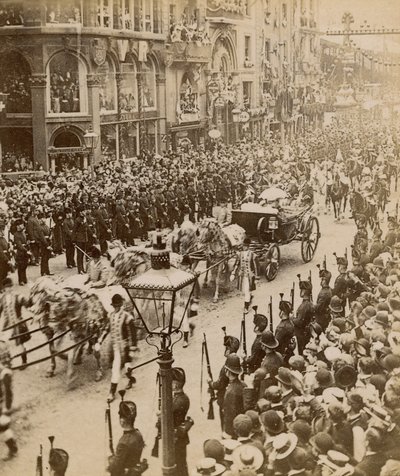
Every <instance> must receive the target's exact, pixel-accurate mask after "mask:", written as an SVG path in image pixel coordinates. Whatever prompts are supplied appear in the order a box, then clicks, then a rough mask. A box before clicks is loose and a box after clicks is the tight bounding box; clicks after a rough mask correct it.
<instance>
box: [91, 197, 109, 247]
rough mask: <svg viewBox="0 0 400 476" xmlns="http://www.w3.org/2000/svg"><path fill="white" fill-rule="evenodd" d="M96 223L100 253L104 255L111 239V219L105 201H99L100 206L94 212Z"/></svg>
mask: <svg viewBox="0 0 400 476" xmlns="http://www.w3.org/2000/svg"><path fill="white" fill-rule="evenodd" d="M93 217H94V219H95V223H96V232H97V236H98V238H99V244H100V251H101V254H102V255H105V254H106V253H107V249H108V245H107V240H110V239H111V228H110V219H109V217H108V213H107V209H106V206H105V202H104V200H103V199H100V200H99V205H98V207H97V208H95V209H94V211H93Z"/></svg>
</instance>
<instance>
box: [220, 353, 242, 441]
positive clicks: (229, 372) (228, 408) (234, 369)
mask: <svg viewBox="0 0 400 476" xmlns="http://www.w3.org/2000/svg"><path fill="white" fill-rule="evenodd" d="M241 372H242V368H241V366H240V358H239V356H238V355H237V354H230V355H228V357H227V358H226V361H225V373H226V376H227V377H228V380H229V384H228V386H227V388H226V391H225V397H224V406H223V411H224V433H223V434H224V436H225V437H226V438H233V437H234V436H235V431H234V429H233V420H234V419H235V417H236V416H237V415H240V414H241V413H244V402H243V389H244V388H245V384H244V383H243V382H241V381H240V380H239V375H240V373H241Z"/></svg>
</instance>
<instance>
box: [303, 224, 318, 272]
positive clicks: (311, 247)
mask: <svg viewBox="0 0 400 476" xmlns="http://www.w3.org/2000/svg"><path fill="white" fill-rule="evenodd" d="M320 236H321V235H320V232H319V222H318V220H317V218H316V217H310V218H309V219H308V221H307V225H306V227H305V230H304V231H303V235H302V237H301V257H302V258H303V261H304V262H305V263H308V262H310V261H311V260H312V259H313V258H314V255H315V251H316V250H317V246H318V241H319V238H320Z"/></svg>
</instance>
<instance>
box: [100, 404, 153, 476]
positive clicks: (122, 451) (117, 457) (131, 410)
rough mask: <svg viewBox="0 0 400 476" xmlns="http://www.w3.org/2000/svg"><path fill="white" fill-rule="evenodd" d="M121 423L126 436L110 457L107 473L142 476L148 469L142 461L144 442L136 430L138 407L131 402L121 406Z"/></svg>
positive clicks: (120, 475)
mask: <svg viewBox="0 0 400 476" xmlns="http://www.w3.org/2000/svg"><path fill="white" fill-rule="evenodd" d="M118 414H119V423H120V425H121V427H122V429H123V431H124V434H123V435H122V437H121V438H120V440H119V441H118V445H117V448H116V450H115V454H114V455H112V456H110V458H109V465H108V468H107V471H109V472H110V474H111V476H124V475H129V476H140V475H141V474H142V473H143V472H144V471H146V469H147V468H148V465H147V461H146V460H143V461H141V457H142V451H143V448H144V441H143V437H142V435H141V433H140V431H139V430H138V429H137V428H135V420H136V415H137V410H136V405H135V403H134V402H131V401H122V402H121V403H120V404H119V412H118Z"/></svg>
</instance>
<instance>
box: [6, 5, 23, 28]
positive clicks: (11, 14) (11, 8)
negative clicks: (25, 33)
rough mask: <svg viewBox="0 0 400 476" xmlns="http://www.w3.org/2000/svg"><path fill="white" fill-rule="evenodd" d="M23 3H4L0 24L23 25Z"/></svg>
mask: <svg viewBox="0 0 400 476" xmlns="http://www.w3.org/2000/svg"><path fill="white" fill-rule="evenodd" d="M23 24H24V18H23V16H22V5H21V4H17V3H16V4H12V3H9V4H7V5H2V6H1V7H0V26H16V25H23Z"/></svg>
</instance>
